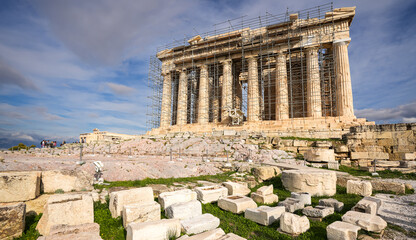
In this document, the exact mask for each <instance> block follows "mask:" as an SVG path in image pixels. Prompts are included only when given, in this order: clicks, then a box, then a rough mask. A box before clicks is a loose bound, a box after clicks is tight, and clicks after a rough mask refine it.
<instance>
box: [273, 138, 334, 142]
mask: <svg viewBox="0 0 416 240" xmlns="http://www.w3.org/2000/svg"><path fill="white" fill-rule="evenodd" d="M280 139H284V140H305V141H310V142H316V141H332V142H342V139H340V138H303V137H280Z"/></svg>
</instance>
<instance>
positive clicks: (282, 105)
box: [276, 52, 289, 120]
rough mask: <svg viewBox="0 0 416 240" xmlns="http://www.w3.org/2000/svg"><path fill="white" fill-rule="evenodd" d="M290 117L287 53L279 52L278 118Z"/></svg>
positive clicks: (277, 58)
mask: <svg viewBox="0 0 416 240" xmlns="http://www.w3.org/2000/svg"><path fill="white" fill-rule="evenodd" d="M288 118H289V98H288V87H287V70H286V54H284V53H283V52H279V53H278V55H277V57H276V120H283V119H288Z"/></svg>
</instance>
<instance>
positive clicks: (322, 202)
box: [319, 198, 344, 212]
mask: <svg viewBox="0 0 416 240" xmlns="http://www.w3.org/2000/svg"><path fill="white" fill-rule="evenodd" d="M319 206H325V207H333V208H334V210H335V211H337V212H341V211H342V209H343V208H344V203H343V202H340V201H338V200H336V199H333V198H327V199H319Z"/></svg>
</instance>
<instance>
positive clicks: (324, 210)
mask: <svg viewBox="0 0 416 240" xmlns="http://www.w3.org/2000/svg"><path fill="white" fill-rule="evenodd" d="M302 213H303V214H304V215H306V216H308V217H313V218H324V217H326V216H328V215H331V214H333V213H334V208H333V207H326V206H319V205H318V206H316V207H311V206H308V207H305V208H304V209H303V210H302Z"/></svg>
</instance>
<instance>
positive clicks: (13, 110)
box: [0, 0, 416, 147]
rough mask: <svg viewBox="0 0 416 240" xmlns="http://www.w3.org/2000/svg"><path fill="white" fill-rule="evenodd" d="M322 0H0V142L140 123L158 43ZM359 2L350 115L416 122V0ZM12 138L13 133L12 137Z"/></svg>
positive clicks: (126, 128)
mask: <svg viewBox="0 0 416 240" xmlns="http://www.w3.org/2000/svg"><path fill="white" fill-rule="evenodd" d="M325 3H328V2H327V1H310V0H300V1H279V0H259V1H243V0H235V1H208V0H205V1H198V0H188V1H185V0H184V1H182V0H180V1H176V0H152V1H144V0H118V1H114V0H89V1H85V0H71V1H68V0H33V1H29V0H27V1H25V0H3V1H2V4H1V5H0V147H8V146H10V144H12V143H15V142H21V141H23V142H27V143H29V142H35V143H38V142H39V141H40V140H41V139H42V138H47V139H58V140H62V139H69V138H71V137H77V136H78V135H79V133H83V132H90V131H91V130H92V129H93V128H95V127H97V128H99V129H101V130H107V131H113V132H120V133H129V134H139V133H144V132H145V131H146V115H145V113H146V107H147V103H148V99H147V95H148V94H149V92H150V90H149V89H147V87H146V84H147V83H146V81H147V72H148V59H149V57H150V56H151V55H152V54H154V53H155V51H156V48H157V47H158V46H160V45H162V44H166V43H170V42H172V41H173V40H174V39H183V38H184V36H192V35H195V34H196V32H207V31H209V30H212V29H213V25H214V24H215V23H218V22H223V21H226V20H228V19H234V18H237V17H240V16H243V15H246V16H247V17H256V16H259V15H264V14H265V13H266V12H269V13H273V14H279V13H283V12H285V11H286V8H289V10H293V11H295V10H303V9H306V8H309V7H313V6H316V5H319V4H325ZM346 6H357V10H356V17H355V18H354V21H353V23H352V26H351V38H352V42H351V44H350V45H349V53H350V64H351V74H352V82H353V94H354V105H355V109H356V115H357V116H359V117H366V118H368V119H369V120H374V121H377V122H378V123H389V122H416V65H415V64H416V30H415V29H416V1H408V0H394V1H393V0H374V1H368V0H367V1H336V2H334V7H346ZM12 140H13V141H12Z"/></svg>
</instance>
